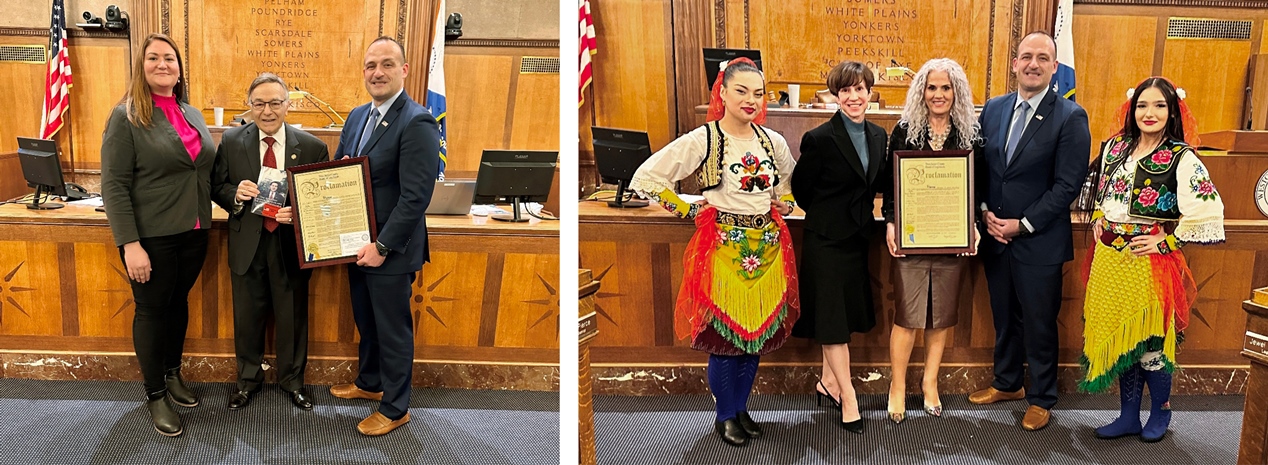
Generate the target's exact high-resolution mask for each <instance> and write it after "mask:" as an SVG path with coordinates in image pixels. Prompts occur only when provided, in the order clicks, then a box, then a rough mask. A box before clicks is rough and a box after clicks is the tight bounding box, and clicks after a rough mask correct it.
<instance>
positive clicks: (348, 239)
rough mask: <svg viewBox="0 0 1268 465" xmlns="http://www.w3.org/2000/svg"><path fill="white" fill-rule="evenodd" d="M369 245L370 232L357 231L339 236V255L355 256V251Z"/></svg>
mask: <svg viewBox="0 0 1268 465" xmlns="http://www.w3.org/2000/svg"><path fill="white" fill-rule="evenodd" d="M369 243H370V231H358V232H350V233H343V234H340V235H339V247H340V251H341V252H342V253H341V254H340V255H343V256H345V257H346V256H349V255H356V254H357V251H358V250H360V249H361V247H364V246H365V245H366V244H369Z"/></svg>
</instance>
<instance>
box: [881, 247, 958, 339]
mask: <svg viewBox="0 0 1268 465" xmlns="http://www.w3.org/2000/svg"><path fill="white" fill-rule="evenodd" d="M967 264H968V260H967V259H965V258H964V257H955V256H948V255H924V256H921V255H909V256H907V257H904V258H898V259H895V260H894V294H895V296H896V297H897V301H896V302H895V303H894V324H896V325H898V326H902V327H904V328H911V329H938V328H950V327H952V326H955V323H956V321H957V319H958V318H957V317H958V316H959V315H958V313H959V312H958V308H959V301H960V276H961V275H962V274H964V269H965V268H966V267H967Z"/></svg>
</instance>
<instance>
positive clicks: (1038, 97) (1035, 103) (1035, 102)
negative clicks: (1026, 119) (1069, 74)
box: [1013, 86, 1052, 111]
mask: <svg viewBox="0 0 1268 465" xmlns="http://www.w3.org/2000/svg"><path fill="white" fill-rule="evenodd" d="M1051 90H1052V88H1051V87H1050V86H1044V87H1043V91H1042V92H1039V93H1038V94H1035V95H1034V96H1032V97H1030V98H1028V99H1023V98H1021V91H1017V100H1015V101H1013V109H1014V110H1016V109H1017V106H1018V105H1021V102H1022V100H1025V101H1026V103H1029V104H1030V111H1034V110H1035V109H1036V108H1039V104H1040V103H1042V102H1043V98H1044V97H1047V96H1048V92H1049V91H1051Z"/></svg>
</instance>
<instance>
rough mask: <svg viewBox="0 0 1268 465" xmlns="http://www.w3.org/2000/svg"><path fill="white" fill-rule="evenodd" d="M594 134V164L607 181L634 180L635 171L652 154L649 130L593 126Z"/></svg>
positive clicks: (611, 182)
mask: <svg viewBox="0 0 1268 465" xmlns="http://www.w3.org/2000/svg"><path fill="white" fill-rule="evenodd" d="M591 130H592V133H593V134H594V163H595V164H596V165H598V167H599V176H600V177H601V178H603V182H606V183H610V184H618V183H620V182H622V181H624V182H625V183H626V184H628V183H629V182H630V178H633V177H634V171H637V170H638V167H639V166H641V165H642V164H643V162H644V161H647V158H648V157H651V156H652V148H651V144H650V143H649V142H648V141H647V133H646V132H641V131H630V130H627V129H614V128H601V127H594V128H591Z"/></svg>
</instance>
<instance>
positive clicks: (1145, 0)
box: [1074, 0, 1268, 8]
mask: <svg viewBox="0 0 1268 465" xmlns="http://www.w3.org/2000/svg"><path fill="white" fill-rule="evenodd" d="M1074 3H1075V4H1076V5H1122V6H1195V7H1206V8H1268V0H1074Z"/></svg>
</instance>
